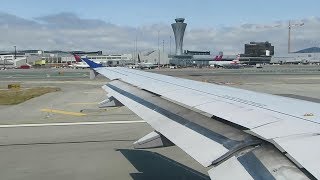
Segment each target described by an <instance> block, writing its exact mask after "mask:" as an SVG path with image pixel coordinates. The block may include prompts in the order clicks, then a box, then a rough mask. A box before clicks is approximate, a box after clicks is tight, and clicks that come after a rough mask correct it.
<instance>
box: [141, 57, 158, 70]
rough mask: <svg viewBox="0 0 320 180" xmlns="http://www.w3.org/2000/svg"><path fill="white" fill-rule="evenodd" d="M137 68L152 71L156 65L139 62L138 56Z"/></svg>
mask: <svg viewBox="0 0 320 180" xmlns="http://www.w3.org/2000/svg"><path fill="white" fill-rule="evenodd" d="M138 67H139V68H140V69H154V68H156V67H158V65H157V64H153V63H147V62H141V59H140V56H139V54H138Z"/></svg>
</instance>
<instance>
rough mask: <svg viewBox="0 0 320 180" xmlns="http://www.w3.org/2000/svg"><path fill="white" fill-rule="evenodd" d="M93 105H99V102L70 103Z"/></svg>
mask: <svg viewBox="0 0 320 180" xmlns="http://www.w3.org/2000/svg"><path fill="white" fill-rule="evenodd" d="M91 104H99V102H87V103H85V102H79V103H69V105H91Z"/></svg>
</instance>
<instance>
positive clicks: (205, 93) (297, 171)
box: [88, 63, 320, 180]
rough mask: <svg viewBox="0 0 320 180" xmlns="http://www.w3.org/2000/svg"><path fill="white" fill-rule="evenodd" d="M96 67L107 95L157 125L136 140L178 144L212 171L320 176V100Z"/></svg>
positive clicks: (227, 175)
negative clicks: (304, 99) (106, 79)
mask: <svg viewBox="0 0 320 180" xmlns="http://www.w3.org/2000/svg"><path fill="white" fill-rule="evenodd" d="M88 64H89V65H90V64H92V63H88ZM97 74H101V75H103V76H105V77H107V78H109V79H110V80H111V82H109V83H108V84H106V85H104V86H103V89H105V90H106V91H107V92H108V97H110V98H109V100H107V101H106V102H108V103H110V102H111V103H113V104H122V105H125V106H127V107H128V108H129V109H130V110H132V111H133V112H134V113H136V114H137V115H138V116H140V117H141V118H142V119H144V120H145V121H146V122H147V123H148V124H150V125H151V126H152V128H154V132H151V133H150V134H148V135H146V136H145V137H143V138H141V139H140V140H138V141H137V142H135V144H134V146H135V147H137V148H148V147H159V146H166V145H169V144H175V145H177V146H178V147H180V148H181V149H182V150H183V151H185V152H186V153H187V154H188V155H190V156H191V157H193V158H194V159H195V160H196V161H197V162H199V163H200V164H201V165H203V166H204V167H207V168H209V171H208V174H209V176H210V178H211V179H219V180H221V179H222V180H224V179H226V180H229V179H259V180H260V179H290V180H291V179H320V166H319V165H318V161H319V160H320V155H319V154H320V153H319V152H320V126H319V123H320V118H319V116H320V104H318V103H313V102H308V101H303V100H297V99H291V98H286V97H280V96H275V95H270V94H264V93H257V92H252V91H247V90H242V89H237V88H232V87H225V86H220V85H215V84H209V83H204V82H197V81H192V80H187V79H182V78H176V77H170V76H165V75H160V74H154V73H149V72H144V71H140V70H133V69H128V68H121V67H111V68H109V67H108V68H107V67H95V66H93V69H92V73H91V75H92V76H95V75H97Z"/></svg>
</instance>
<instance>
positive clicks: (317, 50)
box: [295, 47, 320, 53]
mask: <svg viewBox="0 0 320 180" xmlns="http://www.w3.org/2000/svg"><path fill="white" fill-rule="evenodd" d="M295 53H320V47H311V48H307V49H302V50H300V51H297V52H295Z"/></svg>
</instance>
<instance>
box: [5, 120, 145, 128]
mask: <svg viewBox="0 0 320 180" xmlns="http://www.w3.org/2000/svg"><path fill="white" fill-rule="evenodd" d="M134 123H145V121H142V120H140V121H103V122H74V123H45V124H8V125H0V128H15V127H45V126H74V125H100V124H134Z"/></svg>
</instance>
